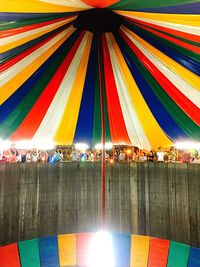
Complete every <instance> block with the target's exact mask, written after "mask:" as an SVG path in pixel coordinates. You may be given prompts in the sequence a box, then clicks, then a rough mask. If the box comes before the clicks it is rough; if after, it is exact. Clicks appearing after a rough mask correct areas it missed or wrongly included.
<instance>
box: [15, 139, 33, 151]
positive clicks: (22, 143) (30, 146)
mask: <svg viewBox="0 0 200 267" xmlns="http://www.w3.org/2000/svg"><path fill="white" fill-rule="evenodd" d="M15 147H16V148H17V149H33V148H34V144H33V143H32V142H31V141H26V140H24V141H19V142H16V143H15Z"/></svg>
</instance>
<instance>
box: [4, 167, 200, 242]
mask: <svg viewBox="0 0 200 267" xmlns="http://www.w3.org/2000/svg"><path fill="white" fill-rule="evenodd" d="M106 194H107V205H106V206H107V212H106V215H107V216H106V217H107V228H108V229H109V230H111V231H117V232H129V233H138V234H144V235H151V236H154V237H160V238H168V239H170V240H176V241H178V242H183V243H187V244H191V245H194V246H200V165H196V164H189V165H187V164H164V163H163V164H162V163H117V164H108V165H107V193H106ZM100 217H101V164H100V163H59V164H48V163H30V164H5V165H4V164H1V165H0V244H7V243H11V242H15V241H18V240H23V239H31V238H34V237H39V236H47V235H54V234H61V233H70V232H87V231H96V230H98V229H99V228H100V224H101V218H100Z"/></svg>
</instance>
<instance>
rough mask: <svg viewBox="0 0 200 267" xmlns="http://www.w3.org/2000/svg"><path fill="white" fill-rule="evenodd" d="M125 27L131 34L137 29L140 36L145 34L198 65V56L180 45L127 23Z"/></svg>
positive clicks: (199, 57)
mask: <svg viewBox="0 0 200 267" xmlns="http://www.w3.org/2000/svg"><path fill="white" fill-rule="evenodd" d="M126 26H128V28H129V29H131V30H132V31H133V32H134V29H137V30H139V31H140V32H141V34H142V33H143V34H145V35H148V36H150V37H153V38H154V39H155V40H157V41H159V42H161V43H162V44H164V45H165V46H168V47H170V48H172V49H173V50H176V51H177V52H179V53H181V54H183V55H184V56H186V57H187V58H188V59H193V60H195V61H197V62H199V63H200V55H199V54H197V53H194V52H192V51H190V50H188V49H186V48H183V47H181V46H180V45H177V44H175V43H173V42H170V41H168V40H166V39H165V38H162V37H159V36H156V35H155V34H153V33H150V32H148V31H146V30H144V29H142V28H140V27H138V26H135V25H132V24H131V23H127V24H126Z"/></svg>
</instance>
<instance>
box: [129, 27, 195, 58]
mask: <svg viewBox="0 0 200 267" xmlns="http://www.w3.org/2000/svg"><path fill="white" fill-rule="evenodd" d="M133 24H135V25H137V26H138V27H140V28H142V29H144V30H146V31H149V32H151V33H153V34H155V35H157V36H159V37H162V38H164V39H166V40H168V41H170V42H173V43H175V44H177V45H179V46H182V47H184V48H186V49H188V50H190V51H193V52H194V53H197V54H200V47H197V46H194V45H192V44H188V43H185V42H183V41H181V40H179V39H176V38H174V37H171V36H168V35H166V34H164V33H160V32H157V31H155V30H153V29H150V28H148V27H145V26H142V25H140V24H139V23H133Z"/></svg>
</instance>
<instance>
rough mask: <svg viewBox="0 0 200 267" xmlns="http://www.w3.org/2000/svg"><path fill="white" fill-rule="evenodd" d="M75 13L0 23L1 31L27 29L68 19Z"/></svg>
mask: <svg viewBox="0 0 200 267" xmlns="http://www.w3.org/2000/svg"><path fill="white" fill-rule="evenodd" d="M73 14H74V13H62V14H58V15H53V16H48V17H42V18H34V19H21V20H14V21H0V30H1V31H4V30H10V29H16V28H20V27H25V26H29V25H34V24H38V23H42V22H46V21H49V22H51V20H55V19H59V18H65V17H66V18H67V17H68V16H72V15H73Z"/></svg>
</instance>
